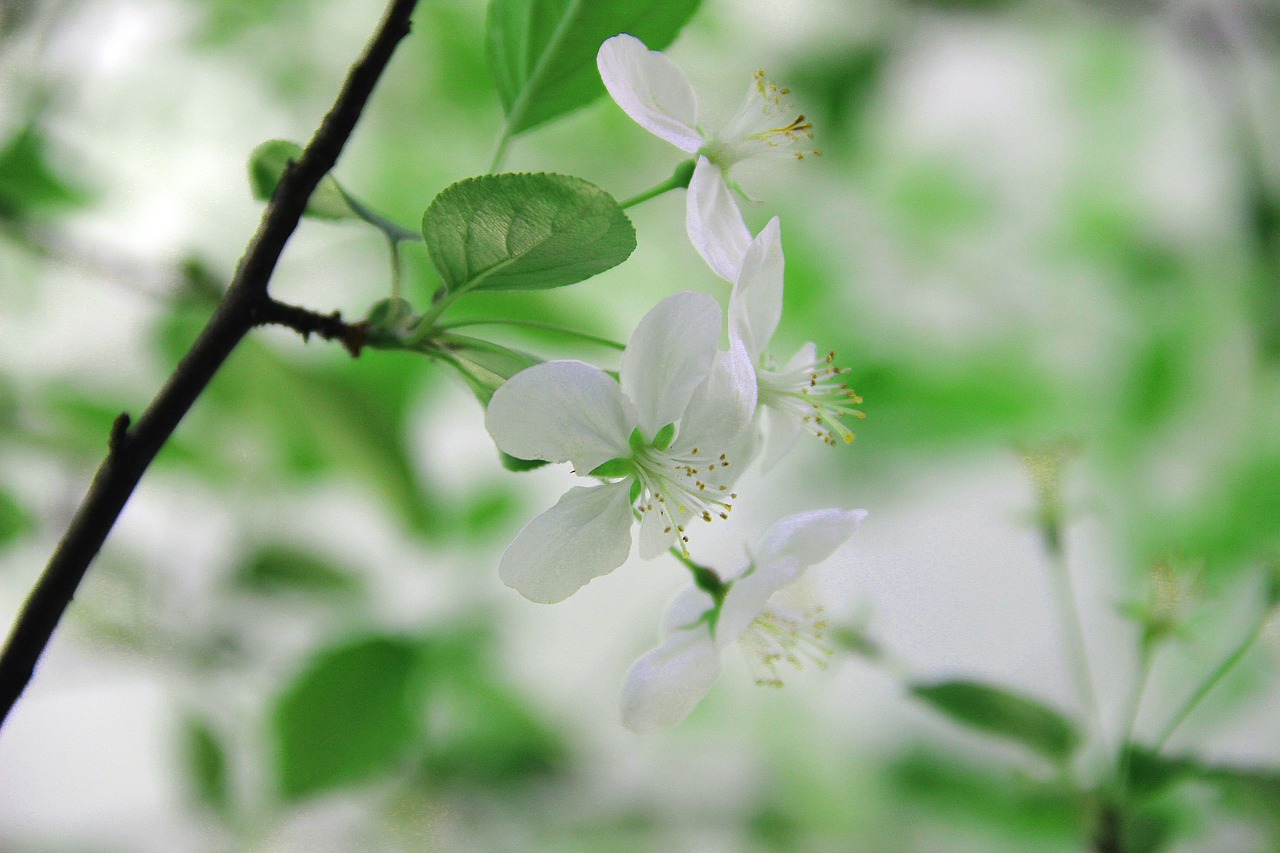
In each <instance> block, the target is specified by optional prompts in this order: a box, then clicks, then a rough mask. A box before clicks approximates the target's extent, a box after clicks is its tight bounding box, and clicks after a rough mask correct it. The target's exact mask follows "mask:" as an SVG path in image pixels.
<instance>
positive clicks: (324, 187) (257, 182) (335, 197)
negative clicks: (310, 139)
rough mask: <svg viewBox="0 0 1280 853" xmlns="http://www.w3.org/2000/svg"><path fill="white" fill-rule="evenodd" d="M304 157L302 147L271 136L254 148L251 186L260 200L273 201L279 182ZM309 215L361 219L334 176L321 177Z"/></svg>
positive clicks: (251, 158)
mask: <svg viewBox="0 0 1280 853" xmlns="http://www.w3.org/2000/svg"><path fill="white" fill-rule="evenodd" d="M301 156H302V146H301V145H299V144H298V143H296V142H289V141H288V140H284V139H272V140H268V141H267V142H264V143H262V144H261V145H259V146H258V147H257V148H255V149H253V153H252V154H250V155H249V186H250V187H251V188H252V189H253V197H254V198H256V199H257V200H258V201H270V200H271V196H272V195H273V194H274V193H275V191H276V185H277V184H279V183H280V178H281V177H282V176H283V175H284V170H285V169H286V168H287V167H288V165H289V163H291V162H297V160H298V158H300V157H301ZM306 215H307V216H313V217H315V218H316V219H359V218H361V217H360V215H359V214H358V213H357V212H356V211H355V210H354V209H352V207H351V205H350V204H349V203H348V202H347V197H346V194H345V193H343V191H342V187H340V186H338V182H337V181H336V180H334V178H333V176H332V175H325V176H324V177H323V178H321V179H320V183H319V184H318V185H317V186H316V189H315V192H313V193H312V194H311V199H310V201H308V202H307V210H306Z"/></svg>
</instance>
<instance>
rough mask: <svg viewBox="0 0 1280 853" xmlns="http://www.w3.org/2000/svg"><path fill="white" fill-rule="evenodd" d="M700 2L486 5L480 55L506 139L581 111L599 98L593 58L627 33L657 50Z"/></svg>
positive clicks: (517, 0)
mask: <svg viewBox="0 0 1280 853" xmlns="http://www.w3.org/2000/svg"><path fill="white" fill-rule="evenodd" d="M699 2H700V0H608V2H599V0H492V2H491V3H490V4H489V20H488V32H487V34H486V38H485V42H486V50H487V52H488V55H489V70H490V71H491V72H492V73H493V77H494V81H495V83H496V84H497V86H498V94H499V96H501V98H502V109H503V112H504V113H505V114H506V117H507V126H506V129H505V131H504V137H512V136H515V135H516V134H519V133H523V132H524V131H526V130H528V129H530V128H532V127H535V126H537V125H539V124H542V123H543V122H545V121H548V120H550V119H553V118H555V117H556V116H558V115H561V114H563V113H566V112H569V111H570V110H573V109H577V108H578V107H581V106H584V105H586V104H588V103H590V102H591V101H593V100H595V99H596V98H597V97H599V96H600V95H602V94H604V84H603V83H601V82H600V74H599V72H598V71H597V70H596V53H597V52H599V50H600V45H601V43H603V42H604V40H605V39H607V38H611V37H613V36H616V35H618V34H619V33H624V32H625V33H630V34H631V35H633V36H635V37H636V38H638V39H640V40H641V41H643V42H644V43H645V44H646V45H647V46H648V47H650V48H651V49H653V50H662V49H663V48H665V47H666V46H667V45H669V44H671V42H673V41H675V37H676V36H677V35H678V34H679V33H680V30H681V28H683V27H684V25H685V24H686V23H688V21H689V19H690V18H691V17H693V13H694V12H696V11H697V10H698V5H699Z"/></svg>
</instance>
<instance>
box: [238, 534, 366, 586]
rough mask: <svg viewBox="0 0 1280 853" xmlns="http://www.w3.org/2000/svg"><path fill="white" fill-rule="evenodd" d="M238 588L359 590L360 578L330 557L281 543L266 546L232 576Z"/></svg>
mask: <svg viewBox="0 0 1280 853" xmlns="http://www.w3.org/2000/svg"><path fill="white" fill-rule="evenodd" d="M231 582H232V583H233V584H234V585H235V586H236V587H238V588H240V589H242V590H245V591H248V592H253V593H256V594H259V595H278V594H281V593H290V592H301V593H317V594H325V595H333V594H343V593H353V592H358V591H360V589H361V584H360V579H359V578H358V577H357V576H356V575H354V574H352V573H350V572H348V571H346V570H344V569H340V568H338V567H337V566H335V565H333V564H332V563H331V562H329V561H328V560H325V559H323V558H321V557H317V556H315V555H314V554H308V553H306V552H305V551H299V550H296V549H294V548H288V547H284V546H279V545H271V546H267V547H266V548H263V549H262V550H260V551H258V552H257V553H256V554H254V555H253V557H252V558H250V559H249V560H248V561H247V562H246V563H244V564H243V565H241V566H240V567H239V568H238V569H237V570H236V572H235V573H234V574H233V575H232V577H231Z"/></svg>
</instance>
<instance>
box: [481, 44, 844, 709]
mask: <svg viewBox="0 0 1280 853" xmlns="http://www.w3.org/2000/svg"><path fill="white" fill-rule="evenodd" d="M598 65H599V69H600V74H601V77H602V79H603V80H604V83H605V86H606V87H607V89H608V91H609V93H610V94H611V95H612V96H613V99H614V100H615V101H616V102H617V104H618V105H619V106H620V107H621V108H622V109H623V110H624V111H626V112H627V114H628V115H630V116H631V117H632V118H633V119H635V120H636V121H637V122H638V123H639V124H640V125H641V126H643V127H645V128H646V129H648V130H650V131H651V132H653V133H655V134H657V135H658V136H660V137H662V138H663V139H666V140H668V141H669V142H671V143H673V144H674V145H676V146H677V147H679V148H681V149H682V150H684V151H687V152H689V153H691V154H694V155H695V156H696V157H697V163H696V166H695V168H694V171H693V175H692V178H691V179H690V182H689V187H688V208H687V215H686V224H687V228H688V233H689V236H690V240H691V242H692V243H693V245H694V247H695V248H696V249H697V251H698V252H699V254H701V255H702V257H703V258H704V259H705V260H706V262H707V264H708V266H709V267H710V268H711V270H712V271H713V272H714V273H715V274H717V275H719V276H720V277H721V278H724V279H726V280H728V281H729V282H731V283H732V284H733V289H732V291H731V293H730V295H729V308H728V312H727V322H726V318H725V316H724V314H723V313H722V311H721V308H720V305H719V304H718V303H717V301H716V300H715V299H713V298H712V297H710V296H708V295H705V294H701V293H694V292H685V293H678V294H676V295H674V296H669V297H667V298H666V299H663V300H662V301H661V302H659V303H658V305H657V306H655V307H654V308H653V309H652V310H651V311H649V312H648V313H647V314H646V315H645V316H644V318H643V319H642V320H641V321H640V323H639V325H638V326H637V327H636V330H635V332H634V333H633V334H632V336H631V339H630V341H629V342H628V344H627V346H626V348H625V350H624V352H623V354H622V362H621V366H620V369H619V370H618V373H617V378H616V379H615V378H614V376H613V375H611V374H610V373H607V372H606V371H604V370H601V369H600V368H598V367H595V366H593V365H590V364H586V363H584V362H581V361H549V362H544V363H541V364H537V365H535V366H533V367H530V368H528V369H526V370H523V371H521V372H519V373H516V374H515V375H514V376H512V377H511V378H510V379H508V380H507V381H506V382H505V383H504V384H502V385H501V387H499V388H498V389H497V390H496V391H495V392H494V394H493V397H492V399H491V400H490V401H489V404H488V409H487V413H486V417H485V425H486V427H487V429H488V431H489V434H490V435H491V436H492V438H493V440H494V442H495V444H497V446H498V447H499V449H501V450H502V451H504V452H505V453H508V454H510V455H512V456H514V457H517V458H520V459H529V460H541V461H545V462H569V463H571V464H572V465H573V470H574V473H576V474H577V475H579V476H581V477H583V478H585V479H586V480H587V481H588V482H589V483H590V485H584V486H578V487H574V488H571V489H570V490H569V491H567V492H566V493H565V494H564V496H563V497H562V498H561V499H560V501H559V502H558V503H557V504H556V505H555V506H553V507H552V508H551V509H549V510H547V511H545V512H544V513H542V514H541V515H539V516H537V517H536V518H534V519H533V520H532V521H531V522H529V523H528V524H527V525H526V526H525V527H524V529H523V530H521V531H520V533H519V534H518V535H517V536H516V538H515V540H514V541H513V542H512V543H511V545H510V546H509V547H508V548H507V550H506V552H505V553H504V554H503V557H502V561H501V565H500V567H499V573H500V575H501V577H502V579H503V581H504V582H505V583H506V584H507V585H509V586H511V587H513V588H514V589H516V590H517V591H519V592H520V593H521V594H523V595H524V596H525V597H527V598H529V599H530V600H532V601H536V602H544V603H551V602H557V601H561V600H563V599H565V598H567V597H568V596H570V595H572V594H573V593H574V592H575V591H577V590H578V589H579V588H581V587H582V586H583V585H585V584H586V583H588V582H589V581H591V580H592V579H593V578H596V577H599V576H601V575H604V574H606V573H608V572H610V571H612V570H613V569H615V568H618V567H619V566H621V565H622V564H623V563H625V562H626V561H627V558H628V556H629V555H630V552H631V545H632V536H633V534H632V529H633V527H634V526H635V525H636V524H637V522H638V524H639V528H640V532H639V548H638V550H639V555H640V557H641V558H642V559H646V560H648V559H652V558H654V557H657V556H660V555H661V554H663V553H664V552H670V553H672V554H674V555H675V556H676V557H678V558H679V559H681V560H682V561H683V562H685V563H686V564H687V565H689V566H690V568H691V569H692V570H693V572H694V579H695V585H694V586H692V587H690V588H689V589H688V590H686V591H685V592H684V593H681V594H680V595H679V596H678V597H677V598H676V599H675V601H674V602H673V603H672V605H671V607H670V609H669V610H668V612H667V615H666V617H665V619H664V621H663V628H662V642H661V644H660V645H659V646H658V647H657V648H655V649H653V650H652V651H650V652H649V653H647V654H646V655H644V656H643V657H641V658H640V659H639V660H638V661H637V662H636V663H635V665H634V666H633V667H632V668H631V670H630V671H629V672H628V674H627V677H626V684H625V687H624V689H623V701H622V704H623V722H624V723H625V724H626V725H627V727H628V728H631V729H633V730H635V731H649V730H652V729H655V728H658V727H661V726H666V725H673V724H675V723H678V722H679V721H680V720H682V719H683V718H684V717H685V716H686V715H687V714H688V713H689V711H690V710H692V708H693V707H694V705H696V704H697V702H698V701H699V700H700V699H701V697H702V696H703V695H704V694H705V693H706V691H707V690H708V689H709V687H710V685H711V683H712V681H713V680H714V679H715V677H716V675H717V674H718V672H719V670H720V651H721V650H722V649H723V648H724V647H725V646H726V645H729V644H732V643H733V642H734V641H737V643H738V644H739V645H740V646H741V647H742V649H743V651H744V653H745V654H746V656H747V659H748V662H749V664H750V665H751V667H752V669H753V671H754V673H755V675H756V679H757V681H758V682H759V683H760V684H771V685H779V684H781V676H780V672H779V666H780V665H782V664H790V665H793V666H797V667H799V666H800V665H801V663H802V662H803V661H804V660H813V661H816V662H818V663H822V662H823V659H824V657H825V655H827V654H829V653H830V648H829V647H828V646H827V645H826V642H825V634H824V629H825V621H824V618H823V611H822V608H821V606H819V605H818V604H816V603H815V602H814V601H813V599H812V597H811V595H810V593H809V592H808V590H807V587H806V585H805V582H804V573H805V570H806V569H807V568H808V567H809V566H812V565H814V564H816V563H819V562H821V561H822V560H824V559H826V558H827V557H829V556H830V555H831V554H832V553H833V552H834V551H835V550H836V548H837V547H839V546H840V545H841V544H842V543H843V542H844V541H845V540H846V539H847V538H848V537H849V536H850V535H851V534H852V533H853V531H854V529H855V528H856V527H857V525H858V524H859V522H860V521H861V520H862V518H863V516H864V515H865V512H863V511H862V510H838V509H827V510H817V511H813V512H808V513H801V514H799V515H793V516H790V517H788V518H785V519H783V520H781V521H779V522H778V523H777V524H775V525H774V526H773V527H771V528H770V529H769V530H768V531H767V532H766V533H765V534H764V536H763V537H762V538H761V539H760V540H759V542H757V543H756V545H755V546H754V547H753V548H751V549H750V550H749V551H748V561H747V563H746V564H745V565H743V566H741V567H739V568H738V569H737V570H736V571H734V572H731V573H724V574H720V573H716V572H714V571H712V570H710V569H707V568H705V567H702V566H700V565H699V564H697V563H695V562H693V561H692V559H691V558H690V551H689V547H690V543H691V541H692V540H693V539H694V538H695V526H696V525H697V524H698V523H700V522H701V523H706V522H714V521H715V520H717V519H722V518H728V517H729V513H730V512H731V511H732V509H733V503H734V502H735V501H736V499H737V490H736V488H737V487H736V483H737V482H738V480H739V478H740V477H741V475H742V474H743V472H744V471H745V469H747V468H748V467H749V466H750V465H751V464H752V463H753V462H754V461H757V460H758V461H759V462H760V467H761V468H762V470H768V469H769V468H771V467H772V466H774V465H775V464H776V463H777V462H778V460H779V459H780V458H782V456H783V455H785V454H786V452H787V451H788V450H789V449H790V447H791V446H792V445H793V444H794V442H795V441H796V439H797V437H798V436H799V435H800V434H801V433H803V432H805V431H808V432H810V433H812V434H814V435H816V436H817V437H819V438H820V439H822V440H823V441H824V442H826V443H828V444H833V445H834V444H838V443H841V442H847V441H849V440H851V439H852V437H853V433H852V432H851V431H850V430H849V428H848V426H847V425H846V424H845V423H844V422H843V420H842V419H844V418H847V417H861V412H859V411H857V410H856V409H855V408H854V406H855V405H856V404H858V403H859V402H861V400H860V398H859V397H858V396H857V395H856V394H855V393H854V392H853V391H852V390H850V389H849V387H848V385H847V384H846V383H845V382H844V381H842V379H843V377H844V376H845V374H846V373H847V372H848V371H847V370H846V369H844V368H841V367H836V366H834V364H833V360H834V354H833V353H829V354H827V355H826V356H823V357H819V356H818V355H817V352H818V351H817V347H816V346H815V345H814V344H812V343H810V344H805V345H804V346H802V347H801V348H800V349H799V351H797V352H796V354H795V355H793V356H792V357H791V358H790V359H789V360H787V361H786V362H782V363H779V362H777V361H775V360H774V357H773V356H772V355H771V353H770V352H769V342H770V339H771V338H772V337H773V335H774V332H775V331H776V329H777V328H778V325H779V323H780V321H781V317H782V301H783V279H784V271H785V261H784V257H783V252H782V233H781V225H780V223H779V221H778V219H777V218H776V217H775V218H774V219H772V220H771V221H770V222H769V223H768V224H767V225H766V226H765V227H764V229H762V230H761V231H760V233H759V234H758V235H756V236H755V237H752V235H751V233H750V231H749V230H748V228H747V226H746V224H745V221H744V219H743V217H742V214H741V212H740V211H739V209H738V206H737V203H736V202H735V200H734V198H733V195H734V192H735V191H737V192H740V190H738V188H737V186H736V184H734V183H733V182H732V181H731V180H730V178H729V171H730V169H731V168H732V167H733V166H734V165H735V164H737V163H739V162H741V161H743V160H748V159H753V158H760V157H772V156H776V155H779V154H787V155H789V156H794V157H798V158H803V157H804V156H805V154H806V153H809V152H807V151H804V150H801V149H800V148H799V147H798V146H799V145H801V144H803V143H805V142H807V140H809V139H811V137H812V129H811V127H810V125H809V123H808V122H807V121H805V118H804V116H803V115H792V113H791V112H790V111H789V110H788V107H787V105H786V100H785V97H786V95H787V94H788V92H787V90H786V89H780V88H778V87H777V86H774V85H773V84H772V83H769V82H768V81H767V80H766V79H765V77H764V73H763V72H759V73H757V74H756V75H755V76H754V77H753V79H752V82H751V85H750V89H749V91H748V94H747V98H746V100H745V102H744V103H743V105H742V107H741V108H740V109H739V111H738V113H737V115H735V116H734V118H733V119H731V120H730V121H729V123H728V124H727V125H726V126H725V127H724V128H723V129H721V130H720V131H718V132H716V133H712V134H707V133H705V132H703V131H702V130H701V129H700V128H699V127H698V123H697V112H698V111H697V99H696V97H695V95H694V93H693V89H692V87H691V86H690V85H689V83H688V81H687V80H686V79H685V77H684V75H683V74H682V73H681V72H680V70H679V69H678V68H676V66H675V65H674V64H673V63H672V62H671V61H670V60H669V59H668V58H667V57H666V56H664V55H663V54H661V53H659V52H657V51H650V50H648V49H647V48H646V47H645V46H644V45H643V44H642V43H641V42H640V41H639V40H637V39H635V38H633V37H632V36H629V35H619V36H615V37H614V38H611V39H609V40H608V41H606V42H605V43H604V44H603V45H602V46H601V48H600V52H599V56H598ZM815 153H816V152H815ZM726 326H727V333H728V334H727V337H728V347H727V349H721V348H720V339H721V334H722V332H723V331H725V327H726Z"/></svg>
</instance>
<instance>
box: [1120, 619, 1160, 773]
mask: <svg viewBox="0 0 1280 853" xmlns="http://www.w3.org/2000/svg"><path fill="white" fill-rule="evenodd" d="M1138 654H1139V657H1138V680H1137V682H1136V683H1135V684H1134V688H1133V696H1132V698H1131V699H1130V700H1129V710H1128V713H1127V714H1126V715H1125V721H1124V727H1123V728H1122V729H1121V730H1120V733H1121V734H1120V759H1119V767H1118V768H1117V770H1116V777H1117V781H1118V782H1119V787H1120V790H1122V791H1123V790H1124V789H1125V787H1126V786H1127V785H1128V784H1129V752H1130V745H1131V744H1132V742H1133V727H1134V726H1135V725H1136V724H1137V721H1138V711H1139V710H1141V708H1142V697H1143V694H1145V693H1146V690H1147V682H1148V681H1149V680H1150V677H1151V660H1152V658H1153V657H1154V656H1155V644H1154V641H1153V640H1152V638H1151V637H1149V636H1147V635H1146V634H1145V633H1144V635H1143V637H1142V645H1141V648H1140V650H1139V653H1138Z"/></svg>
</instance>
